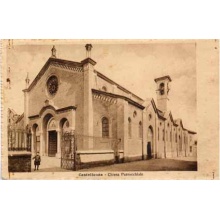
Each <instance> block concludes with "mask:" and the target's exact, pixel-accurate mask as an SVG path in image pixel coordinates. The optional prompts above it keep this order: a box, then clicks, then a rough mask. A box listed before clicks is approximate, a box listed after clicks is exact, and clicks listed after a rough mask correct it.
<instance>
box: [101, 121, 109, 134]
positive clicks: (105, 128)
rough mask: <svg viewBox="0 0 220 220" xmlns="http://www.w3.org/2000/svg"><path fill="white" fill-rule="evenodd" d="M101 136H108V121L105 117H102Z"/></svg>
mask: <svg viewBox="0 0 220 220" xmlns="http://www.w3.org/2000/svg"><path fill="white" fill-rule="evenodd" d="M102 137H109V121H108V119H107V118H106V117H104V118H102Z"/></svg>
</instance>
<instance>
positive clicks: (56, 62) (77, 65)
mask: <svg viewBox="0 0 220 220" xmlns="http://www.w3.org/2000/svg"><path fill="white" fill-rule="evenodd" d="M51 64H54V65H55V66H62V67H64V68H66V69H73V68H75V69H77V68H78V69H79V68H82V66H83V64H82V63H79V62H74V61H69V60H63V59H58V58H52V57H50V58H49V59H48V60H47V62H46V63H45V64H44V66H43V67H42V69H41V70H40V72H39V73H38V74H37V76H36V77H35V79H34V80H33V81H32V83H31V84H30V86H29V87H28V88H27V89H24V90H23V91H30V90H31V89H32V88H33V87H34V86H35V85H36V84H37V82H38V81H39V80H40V78H41V77H42V76H43V75H44V73H45V71H46V70H47V69H48V67H49V66H50V65H51Z"/></svg>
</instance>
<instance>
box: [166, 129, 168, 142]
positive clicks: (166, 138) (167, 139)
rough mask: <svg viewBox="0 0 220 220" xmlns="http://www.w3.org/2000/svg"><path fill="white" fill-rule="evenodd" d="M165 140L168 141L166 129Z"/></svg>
mask: <svg viewBox="0 0 220 220" xmlns="http://www.w3.org/2000/svg"><path fill="white" fill-rule="evenodd" d="M166 141H168V135H167V131H166Z"/></svg>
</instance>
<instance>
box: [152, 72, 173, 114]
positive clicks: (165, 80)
mask: <svg viewBox="0 0 220 220" xmlns="http://www.w3.org/2000/svg"><path fill="white" fill-rule="evenodd" d="M154 81H155V82H156V84H157V90H156V91H157V106H158V108H159V110H161V111H162V112H166V111H167V110H168V109H167V107H168V101H169V91H170V86H169V83H170V82H171V81H172V80H171V78H170V76H162V77H159V78H156V79H154Z"/></svg>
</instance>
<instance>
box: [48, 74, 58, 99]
mask: <svg viewBox="0 0 220 220" xmlns="http://www.w3.org/2000/svg"><path fill="white" fill-rule="evenodd" d="M47 90H48V92H49V94H50V95H55V94H56V93H57V90H58V79H57V77H56V76H51V77H50V78H49V79H48V80H47Z"/></svg>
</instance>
